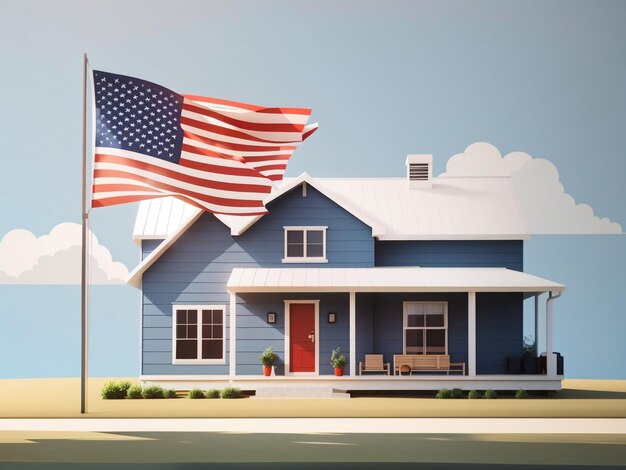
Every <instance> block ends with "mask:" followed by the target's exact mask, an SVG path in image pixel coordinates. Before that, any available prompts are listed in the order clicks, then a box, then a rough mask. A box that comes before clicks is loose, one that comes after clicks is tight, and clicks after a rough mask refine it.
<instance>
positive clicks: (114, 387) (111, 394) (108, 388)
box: [101, 381, 130, 400]
mask: <svg viewBox="0 0 626 470" xmlns="http://www.w3.org/2000/svg"><path fill="white" fill-rule="evenodd" d="M126 383H129V382H123V385H122V384H119V383H117V382H114V381H110V382H107V383H105V384H104V387H102V392H101V395H102V398H103V399H105V400H120V399H122V398H126V390H128V387H126ZM128 386H129V387H130V383H129V385H128ZM124 387H126V388H124Z"/></svg>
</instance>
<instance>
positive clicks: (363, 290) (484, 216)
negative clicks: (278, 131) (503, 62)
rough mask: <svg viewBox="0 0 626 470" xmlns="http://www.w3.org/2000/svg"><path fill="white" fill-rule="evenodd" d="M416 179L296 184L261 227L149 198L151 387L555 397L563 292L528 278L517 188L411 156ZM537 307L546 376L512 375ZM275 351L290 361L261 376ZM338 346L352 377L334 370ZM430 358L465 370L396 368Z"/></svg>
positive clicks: (144, 271) (146, 317)
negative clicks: (376, 364) (556, 327)
mask: <svg viewBox="0 0 626 470" xmlns="http://www.w3.org/2000/svg"><path fill="white" fill-rule="evenodd" d="M406 167H407V171H406V177H404V178H357V179H348V178H342V179H327V178H312V177H310V176H309V175H307V174H303V175H301V176H300V177H298V178H293V179H285V180H284V181H283V182H281V183H280V185H279V186H278V187H277V188H275V190H274V191H273V192H272V193H271V195H269V197H268V199H267V201H266V207H267V209H268V210H269V212H268V213H267V214H266V215H264V216H256V217H242V216H224V215H216V214H210V213H205V212H202V211H200V210H198V209H196V208H194V207H192V206H189V205H187V204H185V203H183V202H181V201H179V200H177V199H174V198H164V199H154V200H150V201H143V202H142V203H141V205H140V207H139V212H138V215H137V220H136V225H135V230H134V238H135V240H136V241H137V242H138V243H139V244H140V246H141V263H140V264H139V266H137V268H136V269H135V270H134V271H133V272H132V273H131V275H130V279H129V283H130V284H132V285H134V286H136V287H138V288H140V289H141V290H142V293H143V296H142V305H141V318H142V328H141V332H142V336H141V351H142V355H141V380H142V381H144V382H150V383H158V384H162V385H166V386H171V387H176V388H179V389H188V388H191V387H198V386H200V387H203V386H204V387H213V386H214V387H219V386H221V385H224V384H227V383H229V384H235V385H237V386H240V387H241V388H242V389H249V390H257V389H259V388H261V387H263V386H267V385H268V384H271V385H278V384H297V383H305V384H311V383H316V384H324V385H328V386H330V387H333V388H335V389H340V390H372V389H379V390H384V389H397V390H402V389H404V390H418V389H428V390H432V389H438V388H442V387H447V388H453V387H460V388H463V389H466V390H467V389H486V388H494V389H499V390H505V389H508V390H515V389H519V388H524V389H527V390H533V389H535V390H557V389H559V388H560V387H561V380H562V378H563V377H562V371H557V358H556V356H555V354H553V345H552V337H553V332H552V324H553V320H552V318H553V313H552V309H553V301H554V300H555V299H556V298H557V297H558V296H559V295H560V294H561V292H562V291H564V289H565V287H564V286H563V285H561V284H558V283H556V282H552V281H549V280H546V279H542V278H539V277H536V276H533V275H530V274H528V273H525V272H524V270H523V249H524V240H525V239H527V238H528V237H529V235H528V234H527V232H526V230H525V228H524V223H523V220H522V217H521V215H520V211H519V209H518V207H519V206H518V201H517V198H516V194H515V190H514V188H513V186H512V184H511V180H510V178H508V177H484V178H483V177H468V178H460V177H445V176H441V177H432V156H430V155H409V156H408V157H407V160H406ZM543 294H546V295H545V296H544V297H545V298H546V304H545V323H544V322H543V321H541V322H540V321H539V318H540V316H539V314H540V312H539V310H540V309H539V306H540V304H541V303H540V302H539V300H540V297H541V296H542V295H543ZM529 297H534V299H535V332H536V335H535V337H537V333H539V332H540V333H541V336H542V337H545V344H540V345H538V350H539V352H542V351H544V352H545V356H546V360H545V370H544V371H543V373H538V374H520V373H519V370H511V369H510V367H509V368H507V361H509V358H511V357H518V358H519V357H520V356H521V354H522V345H523V303H524V300H525V299H527V298H529ZM542 318H543V312H542ZM268 346H271V347H272V348H273V350H274V351H275V352H277V353H278V355H279V357H280V360H279V361H278V363H277V364H276V365H275V368H274V373H273V375H272V376H271V377H264V376H263V375H262V368H261V365H260V362H259V355H260V354H261V352H262V351H263V350H264V349H265V348H267V347H268ZM337 347H339V348H341V351H342V352H343V353H344V354H345V355H346V357H347V366H346V368H345V375H344V376H343V377H336V376H335V375H334V371H333V369H332V368H331V365H330V356H331V351H332V350H333V349H335V348H337ZM369 354H382V355H383V358H384V362H385V363H389V364H390V365H391V371H390V372H391V373H390V374H389V375H387V374H386V373H383V374H367V375H359V374H358V364H359V362H363V361H364V358H365V355H369ZM429 355H438V356H444V357H445V356H447V357H448V358H449V361H450V362H451V363H453V364H457V365H459V366H462V367H458V368H456V370H453V371H447V370H446V371H445V373H443V372H432V371H431V372H429V371H419V370H412V371H411V372H412V373H411V374H406V373H405V374H403V373H402V372H403V370H400V369H401V368H400V367H399V364H398V360H399V358H400V359H401V358H402V357H404V356H422V358H423V357H424V356H429ZM409 369H410V367H408V368H407V369H406V370H407V371H408V370H409ZM511 372H513V373H511ZM557 372H561V374H557Z"/></svg>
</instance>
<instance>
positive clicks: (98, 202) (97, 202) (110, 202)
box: [91, 186, 165, 207]
mask: <svg viewBox="0 0 626 470" xmlns="http://www.w3.org/2000/svg"><path fill="white" fill-rule="evenodd" d="M95 188H96V187H95V186H94V188H93V192H94V194H95V193H96V189H95ZM164 196H165V195H163V194H161V195H156V194H155V195H154V196H148V195H147V194H144V195H128V196H116V197H108V198H106V199H92V200H91V207H106V206H114V205H116V204H126V203H129V202H137V201H143V200H145V199H156V198H159V197H164Z"/></svg>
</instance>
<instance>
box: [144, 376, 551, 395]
mask: <svg viewBox="0 0 626 470" xmlns="http://www.w3.org/2000/svg"><path fill="white" fill-rule="evenodd" d="M140 380H141V381H142V382H144V383H149V384H157V385H161V386H164V387H168V388H175V389H177V390H190V389H191V388H197V387H200V388H203V389H209V388H223V387H225V386H234V387H239V388H240V389H242V390H246V391H257V390H259V389H267V388H281V387H310V386H325V387H329V388H332V389H333V390H335V391H336V392H350V391H374V390H381V391H385V390H398V391H411V390H416V391H417V390H439V389H441V388H448V389H452V388H461V389H463V390H486V389H489V388H491V389H493V390H519V389H523V390H546V391H556V390H561V383H562V380H563V376H562V375H557V376H546V375H513V374H506V375H477V376H468V375H459V374H450V375H440V374H437V375H435V374H421V375H410V376H407V375H403V376H399V375H395V376H394V375H392V376H388V375H367V376H343V377H336V376H334V375H317V376H313V375H311V376H301V375H298V376H270V377H265V376H263V375H236V376H233V377H230V376H228V375H223V376H206V375H199V376H197V377H195V376H194V377H192V376H174V375H172V376H166V375H159V376H156V375H143V376H141V377H140Z"/></svg>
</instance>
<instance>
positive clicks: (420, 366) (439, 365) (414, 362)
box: [393, 354, 465, 375]
mask: <svg viewBox="0 0 626 470" xmlns="http://www.w3.org/2000/svg"><path fill="white" fill-rule="evenodd" d="M402 372H408V373H409V374H413V372H445V373H446V374H450V372H461V373H462V374H463V375H465V363H464V362H450V356H449V355H447V354H394V355H393V373H394V375H396V374H399V373H400V374H401V373H402Z"/></svg>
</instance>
